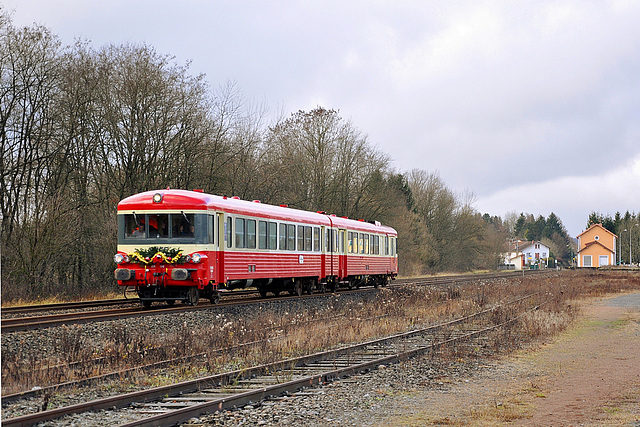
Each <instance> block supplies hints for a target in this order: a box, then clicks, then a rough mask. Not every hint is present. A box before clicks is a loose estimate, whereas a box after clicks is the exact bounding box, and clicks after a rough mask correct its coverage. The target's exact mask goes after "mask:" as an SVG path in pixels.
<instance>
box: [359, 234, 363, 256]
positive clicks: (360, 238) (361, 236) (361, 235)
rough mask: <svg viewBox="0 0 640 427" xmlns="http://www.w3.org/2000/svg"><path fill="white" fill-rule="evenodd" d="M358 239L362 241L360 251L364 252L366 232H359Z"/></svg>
mask: <svg viewBox="0 0 640 427" xmlns="http://www.w3.org/2000/svg"><path fill="white" fill-rule="evenodd" d="M358 240H359V241H360V253H361V254H363V253H364V234H362V233H358Z"/></svg>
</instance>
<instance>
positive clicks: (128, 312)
mask: <svg viewBox="0 0 640 427" xmlns="http://www.w3.org/2000/svg"><path fill="white" fill-rule="evenodd" d="M536 273H537V274H540V273H542V272H539V271H529V270H527V271H526V274H528V275H531V274H536ZM518 274H520V273H513V272H507V273H487V274H477V275H454V276H440V277H428V278H418V279H401V280H397V281H396V282H395V283H394V284H393V285H390V286H402V285H407V284H415V285H422V286H433V285H444V284H450V283H453V284H458V283H464V282H469V281H476V280H490V279H496V278H508V277H516V275H518ZM522 274H525V273H524V272H523V273H522ZM363 289H364V290H370V289H371V288H363ZM356 291H358V290H355V291H354V290H341V292H356ZM225 294H226V295H225V296H226V299H223V300H222V302H221V303H219V304H216V305H217V306H226V305H235V304H245V303H256V302H261V301H264V299H263V298H260V297H258V296H257V291H253V290H243V291H230V292H228V293H225ZM231 295H233V298H231V299H230V296H231ZM289 298H293V297H290V296H286V297H272V298H268V300H270V301H277V300H280V299H283V300H284V299H289ZM123 301H125V302H123ZM131 302H135V301H134V300H106V301H95V302H86V303H67V304H50V305H49V307H48V308H43V310H48V309H51V308H50V306H52V305H53V306H55V307H54V308H53V309H54V310H62V309H70V308H75V309H77V308H86V307H92V308H95V307H101V306H109V305H120V304H125V303H126V304H130V303H131ZM83 304H86V305H83ZM216 305H213V304H209V303H203V304H200V305H197V306H184V305H180V306H176V307H167V306H153V307H152V308H150V309H145V308H142V307H139V306H136V307H129V308H121V309H107V310H93V311H81V312H72V313H63V314H48V315H41V316H28V317H15V318H7V319H2V324H1V331H2V333H9V332H19V331H28V330H33V329H43V328H49V327H55V326H61V325H71V324H83V323H89V322H100V321H109V320H117V319H126V318H131V317H143V316H154V315H159V314H172V313H177V312H182V311H185V310H189V311H194V310H204V309H209V308H211V307H213V306H216ZM37 307H47V306H27V307H23V308H24V309H27V310H31V309H33V310H34V311H35V309H36V308H37ZM18 308H19V307H14V308H13V309H12V311H16V310H17V309H18ZM6 310H7V309H3V310H2V311H3V312H4V313H6Z"/></svg>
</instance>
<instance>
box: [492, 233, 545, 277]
mask: <svg viewBox="0 0 640 427" xmlns="http://www.w3.org/2000/svg"><path fill="white" fill-rule="evenodd" d="M550 252H551V251H550V249H549V246H546V245H545V244H544V243H542V242H538V241H528V240H519V239H518V240H511V241H509V251H508V252H507V253H505V254H503V258H504V264H505V265H507V266H510V267H509V268H510V269H515V270H521V269H523V268H525V267H527V266H531V265H539V266H545V267H546V265H547V259H548V258H549V254H550ZM511 266H512V267H511Z"/></svg>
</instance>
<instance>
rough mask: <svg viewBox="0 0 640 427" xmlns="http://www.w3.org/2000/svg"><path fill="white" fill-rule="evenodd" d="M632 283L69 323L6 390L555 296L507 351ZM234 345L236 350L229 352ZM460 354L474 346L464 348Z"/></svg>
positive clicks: (480, 290)
mask: <svg viewBox="0 0 640 427" xmlns="http://www.w3.org/2000/svg"><path fill="white" fill-rule="evenodd" d="M630 289H640V278H638V277H635V276H633V275H628V274H624V273H592V272H588V273H582V272H571V273H568V274H563V275H559V276H556V277H550V278H541V279H538V278H521V277H518V278H513V279H510V280H505V279H499V280H492V281H478V282H476V283H474V284H471V285H465V286H460V287H457V286H450V287H448V288H444V289H437V288H433V287H421V286H411V287H410V286H407V287H403V288H399V289H383V290H382V291H381V292H380V293H379V294H378V296H377V297H376V298H375V299H374V300H372V301H370V302H367V303H344V304H343V303H340V299H339V298H338V299H337V300H336V301H337V302H336V304H334V305H333V306H331V307H328V308H326V309H324V310H321V311H305V312H298V313H286V314H284V315H281V314H278V315H277V314H274V313H269V312H265V313H264V314H263V315H261V316H260V318H259V319H242V320H229V319H227V318H226V317H225V316H224V315H222V314H220V315H219V316H218V319H217V322H216V323H215V324H212V325H210V326H209V327H206V328H203V329H200V330H192V329H189V328H188V327H187V326H186V324H185V325H183V326H182V327H180V328H177V330H174V331H171V332H168V333H166V334H163V335H148V334H147V333H145V331H138V330H131V329H125V328H123V327H120V326H115V325H114V326H109V327H108V328H109V329H107V333H106V334H105V339H104V341H103V342H102V343H101V345H99V346H96V345H93V344H92V343H91V342H89V341H88V339H87V338H86V337H85V336H84V335H83V334H82V327H80V326H77V327H76V326H74V327H69V328H63V329H62V333H61V335H60V339H59V342H58V348H59V351H58V352H57V353H56V354H55V355H50V354H46V353H44V354H39V355H38V354H30V353H28V352H27V351H24V350H22V349H21V348H16V349H11V350H10V351H5V352H3V355H2V359H3V360H2V390H3V394H5V393H11V392H16V391H21V390H26V389H30V388H31V387H33V386H47V385H51V384H58V383H61V382H64V381H68V380H74V379H81V378H87V377H89V376H93V375H98V374H102V373H106V372H111V371H117V370H123V369H128V368H132V367H137V366H142V365H145V364H149V363H154V362H158V361H162V360H167V359H176V358H183V357H189V356H194V355H202V357H199V358H198V359H197V360H187V361H185V363H178V362H176V363H175V364H174V368H173V369H172V370H170V371H166V370H163V372H162V373H159V374H155V375H153V374H152V375H149V376H147V377H144V379H142V378H141V376H140V375H137V376H136V379H135V380H134V381H133V382H134V384H132V385H135V383H136V382H137V383H141V382H148V383H150V384H154V385H158V384H162V383H168V382H172V381H175V380H178V379H184V378H187V377H193V376H198V375H203V374H205V373H206V374H211V373H214V372H220V371H223V370H228V369H240V368H243V367H247V366H251V365H255V364H262V363H268V362H271V361H275V360H280V359H283V358H287V357H293V356H297V355H301V354H307V353H310V352H316V351H321V350H325V349H328V348H331V347H335V346H336V345H340V344H344V343H351V342H358V341H363V340H368V339H372V338H376V337H382V336H385V335H389V334H393V333H397V332H402V331H406V330H409V329H412V328H415V327H418V326H424V325H428V324H434V323H439V322H441V321H443V320H445V319H450V318H452V317H459V316H461V315H464V314H469V313H473V312H477V311H478V310H479V309H480V308H481V307H483V306H486V305H490V304H495V303H497V302H500V301H508V300H513V299H514V298H515V297H517V296H519V295H526V294H530V293H532V292H539V294H540V296H541V297H540V299H541V300H542V299H546V300H548V302H547V303H546V304H545V305H544V306H542V307H541V308H540V309H539V310H537V311H534V312H532V313H529V314H527V315H525V316H522V317H519V318H517V321H514V322H513V323H512V324H511V326H510V327H507V328H503V329H502V330H501V332H500V333H499V334H497V335H496V336H495V337H493V338H492V339H491V340H490V341H488V342H486V343H485V344H484V345H485V346H486V347H488V348H489V349H490V350H491V351H493V352H494V353H496V354H499V353H504V352H508V351H511V350H512V349H515V348H518V347H519V346H520V345H521V343H522V342H529V341H531V340H533V339H537V338H540V337H545V336H549V335H553V334H556V333H558V332H559V331H561V330H563V329H564V328H565V327H566V326H567V325H568V324H569V323H570V322H571V320H572V319H573V317H574V315H575V312H574V309H573V307H572V306H571V305H570V304H569V303H568V301H570V300H572V299H576V298H579V297H581V296H587V295H588V296H593V295H604V294H606V293H610V292H620V291H626V290H630ZM521 311H522V309H521V308H518V307H509V308H503V309H497V310H494V311H493V312H492V313H491V319H490V320H491V322H492V323H494V324H499V323H502V322H504V321H506V320H509V319H511V320H513V319H516V317H517V316H518V315H519V313H520V312H521ZM247 343H253V344H251V345H248V344H247ZM225 348H227V349H228V350H226V351H221V350H220V349H225ZM455 351H469V350H464V349H463V347H460V348H459V349H456V350H455ZM455 351H454V352H453V353H455ZM471 351H472V352H473V349H472V350H471ZM453 353H452V355H453V357H455V354H453ZM92 360H94V361H95V360H99V363H96V362H91V361H92ZM79 361H89V362H87V363H80V362H79ZM194 367H197V368H194ZM496 413H502V414H503V415H502V416H503V417H509V416H510V415H508V413H507V411H506V408H499V409H497V410H496Z"/></svg>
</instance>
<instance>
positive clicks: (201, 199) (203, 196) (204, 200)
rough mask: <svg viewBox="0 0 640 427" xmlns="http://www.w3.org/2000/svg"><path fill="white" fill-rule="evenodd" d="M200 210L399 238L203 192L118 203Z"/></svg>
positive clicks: (358, 223)
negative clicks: (347, 229)
mask: <svg viewBox="0 0 640 427" xmlns="http://www.w3.org/2000/svg"><path fill="white" fill-rule="evenodd" d="M156 194H160V195H161V196H162V198H161V201H160V202H154V195H156ZM150 210H167V211H198V210H203V211H205V210H215V211H223V212H227V213H231V214H237V215H238V214H239V215H248V216H255V217H260V218H272V219H276V220H283V221H296V222H303V223H313V224H319V225H325V226H327V227H330V226H333V227H340V228H349V229H352V230H358V231H363V232H369V233H374V232H375V233H385V234H391V235H396V234H397V233H396V230H394V229H393V228H391V227H388V226H385V225H382V224H380V223H379V222H377V221H376V222H375V223H370V222H366V221H362V220H354V219H349V218H345V217H339V216H335V215H329V214H326V213H321V212H310V211H304V210H300V209H294V208H289V207H286V206H285V205H281V206H275V205H270V204H267V203H261V202H259V201H258V200H254V201H248V200H242V199H239V198H237V197H226V196H217V195H213V194H207V193H204V192H202V191H189V190H173V189H166V190H154V191H145V192H143V193H138V194H134V195H132V196H129V197H127V198H125V199H123V200H122V201H120V203H118V211H150Z"/></svg>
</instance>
